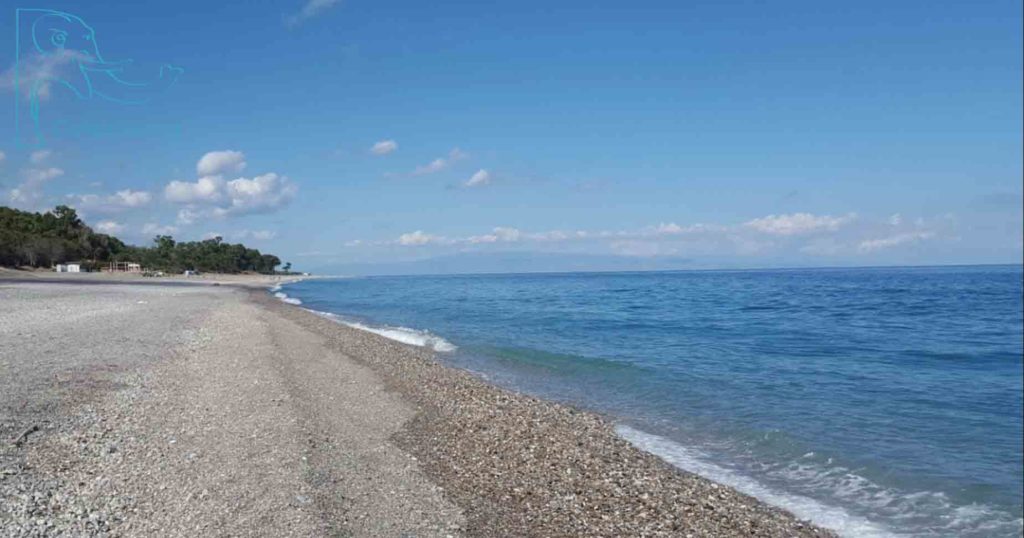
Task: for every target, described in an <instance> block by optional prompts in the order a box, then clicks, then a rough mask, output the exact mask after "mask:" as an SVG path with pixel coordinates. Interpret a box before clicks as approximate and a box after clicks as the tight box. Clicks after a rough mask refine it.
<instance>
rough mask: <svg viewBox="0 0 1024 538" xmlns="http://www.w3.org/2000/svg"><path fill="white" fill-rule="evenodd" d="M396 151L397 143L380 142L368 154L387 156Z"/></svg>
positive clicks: (389, 141)
mask: <svg viewBox="0 0 1024 538" xmlns="http://www.w3.org/2000/svg"><path fill="white" fill-rule="evenodd" d="M396 149H398V142H395V141H394V140H381V141H380V142H377V143H376V144H374V145H373V147H372V148H370V152H371V153H373V154H374V155H387V154H388V153H391V152H392V151H395V150H396Z"/></svg>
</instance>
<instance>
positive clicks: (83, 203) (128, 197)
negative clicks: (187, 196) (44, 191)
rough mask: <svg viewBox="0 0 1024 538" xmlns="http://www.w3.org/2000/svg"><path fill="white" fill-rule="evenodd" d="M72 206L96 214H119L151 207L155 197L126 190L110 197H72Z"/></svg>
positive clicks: (90, 195) (146, 193) (85, 195)
mask: <svg viewBox="0 0 1024 538" xmlns="http://www.w3.org/2000/svg"><path fill="white" fill-rule="evenodd" d="M71 198H72V199H73V200H74V201H73V202H72V204H73V205H74V206H75V207H77V208H78V209H80V210H82V211H92V212H96V213H117V212H120V211H125V210H127V209H135V208H139V207H144V206H146V205H149V202H150V201H152V199H153V195H151V194H150V193H148V192H146V191H133V190H131V189H124V190H120V191H117V192H115V193H114V194H111V195H109V196H99V195H96V194H83V195H79V196H74V195H72V196H71Z"/></svg>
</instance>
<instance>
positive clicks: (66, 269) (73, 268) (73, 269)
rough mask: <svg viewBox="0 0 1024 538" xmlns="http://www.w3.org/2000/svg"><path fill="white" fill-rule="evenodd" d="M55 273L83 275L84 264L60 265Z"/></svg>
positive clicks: (56, 267) (55, 268) (55, 269)
mask: <svg viewBox="0 0 1024 538" xmlns="http://www.w3.org/2000/svg"><path fill="white" fill-rule="evenodd" d="M53 270H54V271H57V272H58V273H81V272H82V264H80V263H58V264H57V265H56V266H55V267H54V268H53Z"/></svg>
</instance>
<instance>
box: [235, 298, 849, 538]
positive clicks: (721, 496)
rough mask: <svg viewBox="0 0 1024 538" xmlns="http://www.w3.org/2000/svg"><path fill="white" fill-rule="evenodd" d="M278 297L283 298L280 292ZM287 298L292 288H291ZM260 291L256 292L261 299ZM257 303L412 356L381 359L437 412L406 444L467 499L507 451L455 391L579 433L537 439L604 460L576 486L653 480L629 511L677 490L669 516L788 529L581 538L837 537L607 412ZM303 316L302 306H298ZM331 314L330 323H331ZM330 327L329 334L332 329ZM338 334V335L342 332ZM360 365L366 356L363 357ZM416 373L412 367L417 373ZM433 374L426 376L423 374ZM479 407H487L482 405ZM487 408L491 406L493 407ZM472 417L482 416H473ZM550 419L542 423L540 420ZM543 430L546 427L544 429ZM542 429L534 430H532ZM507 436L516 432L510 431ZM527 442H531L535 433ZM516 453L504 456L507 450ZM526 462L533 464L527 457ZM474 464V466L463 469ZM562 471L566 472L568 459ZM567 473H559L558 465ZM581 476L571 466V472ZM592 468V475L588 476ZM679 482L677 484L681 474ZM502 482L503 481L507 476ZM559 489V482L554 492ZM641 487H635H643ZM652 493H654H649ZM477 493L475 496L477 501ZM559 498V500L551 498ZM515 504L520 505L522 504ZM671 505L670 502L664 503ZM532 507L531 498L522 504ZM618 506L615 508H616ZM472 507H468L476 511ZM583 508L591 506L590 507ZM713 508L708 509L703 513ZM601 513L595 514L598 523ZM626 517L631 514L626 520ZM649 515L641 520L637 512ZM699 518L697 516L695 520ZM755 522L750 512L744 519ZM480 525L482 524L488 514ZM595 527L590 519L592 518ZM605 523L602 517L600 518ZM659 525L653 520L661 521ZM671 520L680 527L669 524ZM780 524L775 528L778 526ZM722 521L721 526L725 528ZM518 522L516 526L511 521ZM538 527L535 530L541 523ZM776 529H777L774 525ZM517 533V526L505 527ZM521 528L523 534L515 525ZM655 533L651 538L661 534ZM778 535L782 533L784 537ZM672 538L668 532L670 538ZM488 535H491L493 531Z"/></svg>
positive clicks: (370, 332) (371, 333)
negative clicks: (478, 470) (668, 451)
mask: <svg viewBox="0 0 1024 538" xmlns="http://www.w3.org/2000/svg"><path fill="white" fill-rule="evenodd" d="M277 291H281V290H280V289H277ZM285 291H286V290H285ZM252 293H256V292H255V291H254V292H252ZM257 300H260V301H266V302H267V303H266V304H267V306H268V307H269V308H277V309H281V310H282V311H283V312H286V313H287V312H295V313H296V314H295V315H301V316H305V317H307V319H308V320H309V321H310V323H311V325H318V326H319V330H323V331H324V332H330V330H331V329H333V328H334V327H337V328H340V329H343V330H344V331H352V332H355V333H356V334H359V335H360V336H363V335H365V337H367V338H370V339H377V340H383V342H386V345H388V346H396V347H398V348H399V349H402V351H397V350H396V351H393V352H392V353H393V354H395V355H399V354H401V355H405V357H404V358H395V357H393V356H392V357H387V358H384V359H377V360H376V361H374V362H373V363H371V364H373V366H374V368H375V369H381V370H384V371H385V372H387V374H386V375H385V379H387V380H388V381H389V387H390V388H391V389H392V390H396V391H398V392H399V393H400V394H401V395H402V396H403V397H405V398H408V399H411V400H413V401H416V402H417V403H418V404H419V405H420V406H423V407H425V408H427V409H431V408H432V409H433V410H432V411H430V412H427V413H426V415H425V417H427V418H421V417H417V419H416V420H417V421H416V422H414V424H413V425H412V426H411V427H407V431H406V432H405V437H402V439H404V440H405V443H404V446H405V447H406V449H407V450H409V451H410V452H412V453H414V454H416V455H417V457H418V458H419V459H420V461H423V462H425V463H426V462H432V465H430V466H428V474H430V475H431V476H432V477H436V478H437V479H438V481H439V482H440V483H442V484H447V485H446V486H445V487H446V488H455V489H456V490H458V491H473V492H479V491H481V489H487V488H488V484H487V483H486V482H487V479H486V478H484V479H480V478H479V477H478V478H477V479H475V480H467V477H466V476H462V475H459V474H457V473H452V472H451V470H450V469H452V468H466V467H472V465H473V462H472V461H471V460H472V459H473V456H469V455H467V454H472V453H473V452H475V451H476V452H479V451H478V450H474V449H476V448H477V447H480V446H487V445H488V444H490V445H492V446H493V444H496V443H497V439H496V437H498V436H495V435H494V434H489V433H488V434H484V433H483V432H487V431H489V430H491V429H493V428H494V426H493V425H487V426H482V425H481V424H480V422H479V417H476V416H470V417H465V416H464V415H465V413H464V411H463V410H457V409H453V408H452V406H451V405H450V404H447V405H446V404H445V403H442V402H439V401H438V394H445V395H447V394H451V393H452V392H455V393H457V394H458V396H457V398H456V399H458V400H459V401H460V403H461V404H467V403H469V402H473V403H476V401H478V400H480V399H482V400H484V401H487V402H495V403H492V405H498V406H499V407H501V408H503V409H514V410H515V412H516V413H522V414H524V415H526V416H528V417H530V419H532V421H533V422H534V424H538V423H542V422H549V423H555V424H554V425H552V424H540V425H539V426H540V428H541V429H543V430H547V429H548V428H554V429H557V430H569V431H571V432H572V433H569V434H568V436H569V437H570V438H572V437H575V438H576V439H575V440H574V442H568V443H553V442H552V441H551V440H552V439H555V438H557V437H558V436H548V435H537V434H533V436H532V437H533V439H534V440H535V441H536V440H539V439H548V440H549V441H548V442H549V443H552V444H557V445H563V444H564V446H562V447H545V448H546V452H548V454H550V455H549V456H548V457H549V458H556V456H555V454H557V453H558V449H560V448H565V449H568V450H572V449H573V448H574V447H573V446H572V445H573V444H575V445H576V447H587V449H589V450H584V451H583V452H584V453H586V452H589V453H588V454H584V455H581V454H580V453H577V454H576V455H574V457H573V458H571V459H570V460H569V462H570V463H571V464H580V463H581V460H580V459H576V458H583V459H584V460H586V459H587V458H588V457H592V458H596V459H597V461H583V462H582V463H583V465H584V466H585V467H588V468H593V469H595V470H596V469H598V468H600V469H601V470H599V471H596V472H593V475H594V476H591V477H588V478H582V479H578V480H574V481H575V482H587V481H588V480H591V479H594V478H596V476H597V475H601V474H603V473H606V474H608V475H617V476H623V477H624V476H627V475H629V474H630V473H631V472H632V473H637V474H639V475H642V476H644V482H647V484H646V485H645V486H639V487H633V488H631V489H632V491H628V492H627V491H625V490H624V489H622V484H615V486H616V487H613V488H612V489H613V490H615V494H614V495H613V496H612V498H613V499H615V501H620V502H622V503H623V504H629V503H630V502H631V501H630V499H636V498H644V497H654V496H657V495H664V494H665V492H663V491H658V490H661V489H674V488H684V489H685V490H686V494H685V495H680V494H679V492H678V490H676V491H673V493H674V494H675V495H676V496H675V497H673V499H674V502H670V503H668V504H664V505H661V506H660V507H659V508H661V509H662V510H664V511H669V510H671V509H672V508H673V507H679V505H680V504H681V505H683V506H685V508H684V511H687V512H689V511H691V510H693V509H694V506H695V505H694V503H693V502H692V501H693V500H694V499H695V498H696V499H712V500H713V501H714V500H717V501H725V502H727V503H729V502H732V503H736V504H738V505H741V506H742V508H741V509H740V510H738V511H739V512H741V513H742V512H748V513H749V511H752V510H753V511H758V512H760V516H761V517H763V518H765V519H766V520H769V521H771V520H774V519H776V518H779V519H781V520H782V521H784V523H782V524H781V525H780V526H779V527H777V528H775V529H771V530H769V529H760V528H757V526H756V525H754V526H750V527H746V528H742V529H738V528H730V527H729V526H720V525H714V526H713V529H707V528H705V529H700V530H696V529H687V530H686V532H683V530H682V528H679V527H675V526H673V525H674V524H676V523H678V521H675V518H671V517H670V518H667V519H666V520H664V521H662V522H658V523H654V524H653V528H652V527H649V526H644V525H643V524H640V526H639V527H636V528H631V529H628V530H626V529H622V528H615V527H612V528H607V529H600V530H598V529H587V530H583V529H575V530H576V531H577V532H581V533H583V534H584V535H591V534H596V535H605V534H603V533H604V532H612V535H614V534H616V533H624V532H625V533H635V534H634V535H675V534H674V533H676V532H683V534H687V533H691V532H696V534H695V535H698V536H705V535H706V536H727V535H737V536H739V535H743V536H774V535H779V536H782V535H785V536H835V534H834V533H833V531H830V530H825V529H820V528H817V527H816V526H815V525H814V524H812V523H810V522H808V521H806V520H802V519H799V518H797V517H795V516H793V515H792V514H791V513H790V512H788V511H787V510H786V509H785V508H781V507H778V506H774V505H771V504H768V503H767V502H765V501H762V500H760V499H757V498H754V497H752V496H750V495H747V494H745V493H742V492H740V491H738V490H736V489H735V488H733V487H731V486H727V485H723V484H720V483H717V482H714V481H713V480H712V479H711V478H708V477H704V476H701V475H698V474H694V473H691V472H690V471H687V470H685V469H682V468H681V467H678V466H675V465H673V464H672V463H671V462H669V461H666V460H665V459H663V458H662V457H660V456H659V455H657V454H655V453H653V452H649V451H645V450H643V449H642V448H641V447H639V446H637V445H636V444H634V443H633V442H632V441H630V440H629V439H627V438H626V437H624V436H623V435H621V434H620V433H619V432H618V431H617V426H616V424H615V422H614V420H613V418H612V417H609V416H604V415H602V414H600V413H597V412H593V411H589V410H583V409H579V408H577V407H574V406H572V405H567V404H563V403H558V402H553V401H550V400H546V399H543V398H538V397H534V396H531V395H529V394H525V393H521V392H517V391H515V390H512V389H509V388H505V387H502V386H500V385H495V384H492V383H491V382H489V381H487V380H485V379H483V378H481V377H479V376H478V375H475V374H473V373H472V372H468V371H465V370H462V369H459V368H456V367H454V366H448V365H445V364H443V363H442V362H440V361H438V360H437V358H436V356H435V355H436V352H438V351H437V349H436V347H434V346H432V345H430V344H429V342H428V343H424V344H423V345H417V344H410V343H407V342H403V341H402V340H400V339H395V338H393V337H390V336H388V335H383V334H380V332H379V331H377V330H374V329H372V328H364V327H358V326H355V327H354V326H352V325H350V324H347V323H343V322H340V321H339V320H336V319H332V318H331V317H330V314H329V313H321V312H317V311H313V310H309V309H307V308H305V307H302V306H301V303H300V304H295V303H294V302H290V301H287V300H286V299H282V298H281V297H276V300H275V297H273V296H271V295H267V294H266V293H264V294H263V295H262V296H260V297H259V298H258V299H257ZM296 306H297V307H298V308H294V307H296ZM325 314H327V315H325ZM324 322H326V323H327V324H329V325H327V327H324ZM332 326H333V327H332ZM356 358H357V360H360V357H356ZM395 361H408V364H394V362H395ZM410 365H412V367H411V368H410V367H409V366H410ZM410 370H413V371H414V372H415V374H414V376H415V377H419V376H424V377H427V378H434V377H435V376H436V377H440V378H441V380H437V379H431V383H432V384H434V383H436V384H439V385H441V386H442V387H443V388H440V389H437V388H434V389H430V390H422V389H420V388H418V387H417V384H416V383H415V382H411V381H409V379H410ZM423 370H425V371H423ZM478 405H479V404H478ZM483 405H487V404H483ZM448 413H451V414H453V415H455V417H457V418H450V417H447V416H446V417H441V416H438V415H442V414H444V415H447V414H448ZM486 414H487V416H488V417H489V418H491V419H495V418H497V417H498V416H500V415H496V414H494V413H493V412H486ZM470 415H472V414H471V413H470ZM538 415H539V416H540V417H543V418H537V416H538ZM516 419H518V420H522V419H523V417H516ZM463 420H465V421H468V422H470V423H471V424H472V425H470V424H456V425H453V424H451V423H447V422H448V421H453V422H457V423H460V422H462V421H463ZM535 427H536V426H535ZM531 429H532V428H531ZM439 431H443V432H445V434H447V435H451V432H452V431H457V432H460V433H461V434H465V435H470V436H473V435H482V436H484V437H485V438H486V441H490V443H488V442H486V441H485V442H479V441H484V440H483V439H462V440H460V439H452V438H451V437H444V439H445V440H446V442H447V443H451V444H452V445H453V446H454V447H457V448H448V449H438V448H435V449H433V450H426V449H424V448H423V447H425V446H429V445H430V443H429V442H426V441H436V440H438V439H439V433H438V432H439ZM505 433H507V432H505ZM523 433H524V432H522V431H517V432H515V433H513V434H511V435H507V436H505V438H506V439H511V438H519V437H522V435H521V434H523ZM526 436H527V437H529V436H530V434H527V435H526ZM537 444H539V443H535V444H530V445H527V446H525V447H524V446H521V445H520V446H517V448H518V449H519V450H521V451H523V452H527V453H528V452H531V451H532V450H533V449H534V448H535V447H536V445H537ZM507 448H508V446H507V445H506V447H505V448H504V450H507ZM476 456H477V457H480V458H484V457H486V455H482V454H477V455H476ZM526 459H528V460H529V459H530V458H529V457H526ZM461 460H466V461H461ZM539 463H540V464H541V465H544V466H548V467H550V466H552V464H554V463H555V462H552V461H540V462H539ZM558 463H561V464H563V465H564V464H565V461H564V460H562V461H560V462H558ZM556 467H557V465H556ZM568 468H571V467H568ZM588 470H589V469H588ZM673 475H675V476H673ZM499 476H500V475H499ZM534 479H535V480H538V481H543V478H542V477H534ZM687 481H689V482H691V483H689V484H685V485H684V484H683V483H684V482H687ZM548 485H550V483H549V484H548ZM523 486H524V485H523V484H518V483H516V484H512V485H509V486H508V487H507V488H505V489H506V490H512V491H516V490H525V489H526V488H525V487H523ZM633 486H635V484H634V485H633ZM647 487H650V490H647ZM561 489H563V490H567V491H569V490H573V488H572V487H568V488H565V487H563V488H561ZM474 495H475V493H474ZM575 495H578V492H577V493H571V494H570V496H575ZM531 496H535V497H540V498H543V497H545V495H544V493H543V492H537V491H532V492H527V493H526V495H525V496H524V497H523V498H528V497H531ZM548 496H550V495H548ZM683 497H688V498H689V499H688V500H683ZM498 498H499V499H500V501H507V500H509V499H510V498H509V497H507V496H500V495H499V496H498ZM512 498H513V499H515V497H514V496H513V497H512ZM663 498H664V497H663ZM517 500H520V501H521V500H522V498H520V499H517ZM601 501H604V502H606V503H607V502H608V501H609V499H608V498H604V499H601ZM615 501H612V503H613V504H614V502H615ZM468 503H469V501H467V504H468ZM475 503H476V504H477V505H479V500H475ZM581 504H584V505H586V504H591V503H590V502H588V501H586V500H584V501H582V502H581ZM608 508H609V509H610V510H611V511H612V512H616V513H619V511H618V510H615V509H614V508H613V507H611V506H609V507H608ZM645 509H653V510H654V511H657V510H658V508H655V507H653V506H649V505H647V506H645ZM701 509H703V510H704V511H701ZM716 509H717V510H718V513H717V514H715V515H714V516H713V519H718V518H721V517H723V516H724V517H725V518H729V517H734V518H736V519H737V521H735V522H732V523H739V524H740V525H742V524H743V522H742V520H743V519H745V518H744V517H743V516H737V515H735V514H733V515H724V514H723V513H722V509H721V508H715V507H713V502H712V503H710V504H705V505H704V506H702V507H701V506H698V507H697V510H698V513H699V514H700V515H699V516H698V518H699V517H702V516H707V514H706V511H710V512H714V511H715V510H716ZM488 511H489V512H490V513H489V514H488V515H487V519H490V520H493V519H495V518H497V519H500V518H502V517H503V514H502V513H501V512H502V511H501V510H497V509H495V508H494V507H493V506H492V507H489V508H488ZM596 515H597V514H595V516H596ZM619 515H621V513H619ZM637 515H639V514H637ZM688 515H689V514H688ZM744 515H746V514H744ZM478 517H479V516H478ZM504 517H507V518H510V519H513V520H514V519H516V517H515V516H508V515H505V516H504ZM585 519H586V518H585ZM595 519H597V518H595ZM655 519H657V517H656V516H655V517H653V518H652V520H655ZM669 521H671V523H668V524H667V525H666V524H665V523H666V522H669ZM772 522H773V523H774V521H772ZM718 523H721V522H718ZM506 524H508V523H506ZM549 525H550V526H546V527H543V528H544V531H543V532H541V533H540V534H539V535H548V534H552V535H558V534H560V533H563V532H565V529H566V527H567V526H568V527H571V526H572V525H571V524H570V523H569V522H568V521H559V520H557V519H556V520H554V521H552V522H550V523H549ZM531 526H532V525H531ZM769 527H770V525H769ZM505 528H509V527H505ZM513 528H515V527H513ZM530 528H531V527H530V526H522V527H519V529H518V530H519V532H523V533H524V534H523V535H537V534H531V533H530V530H529V529H530ZM652 532H653V534H649V533H652ZM776 532H777V533H778V534H775V533H776ZM663 533H667V534H663ZM485 534H486V533H485Z"/></svg>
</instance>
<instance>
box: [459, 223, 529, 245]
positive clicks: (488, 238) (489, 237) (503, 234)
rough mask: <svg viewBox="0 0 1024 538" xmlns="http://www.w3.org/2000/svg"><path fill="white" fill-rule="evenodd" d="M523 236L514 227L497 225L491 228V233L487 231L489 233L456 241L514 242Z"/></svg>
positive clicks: (476, 242) (471, 242)
mask: <svg viewBox="0 0 1024 538" xmlns="http://www.w3.org/2000/svg"><path fill="white" fill-rule="evenodd" d="M523 238H524V235H523V232H521V231H519V230H518V229H516V228H502V227H498V228H494V229H493V230H491V233H489V234H485V235H474V236H470V237H467V238H466V239H464V240H461V241H457V242H465V243H470V244H479V243H498V242H504V243H514V242H517V241H520V240H522V239H523Z"/></svg>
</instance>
